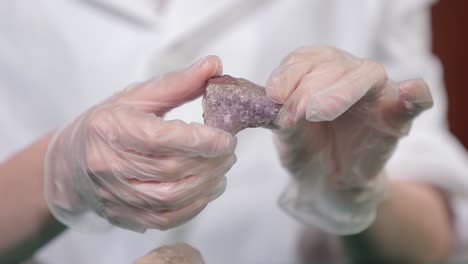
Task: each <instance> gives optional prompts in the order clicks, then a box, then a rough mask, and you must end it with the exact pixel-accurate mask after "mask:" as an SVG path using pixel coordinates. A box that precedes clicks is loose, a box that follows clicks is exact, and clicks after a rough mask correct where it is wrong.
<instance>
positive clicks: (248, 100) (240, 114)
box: [203, 75, 281, 135]
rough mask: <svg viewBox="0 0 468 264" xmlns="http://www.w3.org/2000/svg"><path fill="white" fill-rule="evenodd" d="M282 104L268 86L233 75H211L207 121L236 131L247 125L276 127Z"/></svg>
mask: <svg viewBox="0 0 468 264" xmlns="http://www.w3.org/2000/svg"><path fill="white" fill-rule="evenodd" d="M280 108H281V105H279V104H277V103H274V102H272V101H271V100H270V99H268V97H267V95H266V92H265V88H264V87H262V86H259V85H256V84H254V83H252V82H250V81H248V80H245V79H241V78H234V77H231V76H229V75H224V76H220V77H214V78H211V79H210V80H209V81H208V83H207V86H206V92H205V95H204V97H203V119H204V121H205V124H206V125H209V126H214V127H217V128H220V129H223V130H225V131H227V132H229V133H231V134H233V135H235V134H237V133H238V132H239V131H241V130H242V129H244V128H247V127H259V126H262V127H268V128H272V127H274V124H273V121H274V120H275V118H276V114H277V113H278V111H279V109H280Z"/></svg>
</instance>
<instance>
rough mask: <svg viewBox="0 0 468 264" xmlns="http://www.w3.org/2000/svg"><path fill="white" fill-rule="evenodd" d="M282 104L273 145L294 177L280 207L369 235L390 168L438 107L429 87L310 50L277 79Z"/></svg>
mask: <svg viewBox="0 0 468 264" xmlns="http://www.w3.org/2000/svg"><path fill="white" fill-rule="evenodd" d="M266 89H267V90H266V91H267V95H268V96H269V97H270V98H271V99H272V100H273V101H275V102H277V103H280V104H283V106H282V108H281V110H280V112H279V114H278V117H277V120H276V123H277V124H278V125H279V126H280V129H278V130H276V131H275V133H274V139H275V143H276V146H277V149H278V151H279V156H280V159H281V162H282V164H283V166H285V167H286V168H287V169H288V170H289V172H290V173H291V175H292V176H293V177H292V179H291V181H290V184H289V185H288V186H287V188H286V189H285V191H284V192H283V194H282V195H281V197H280V200H279V203H280V206H281V207H282V208H283V209H284V210H285V211H287V212H288V213H289V214H291V215H292V216H294V217H295V218H297V219H298V220H300V221H302V222H304V223H307V224H313V225H316V226H318V227H320V228H322V229H324V230H326V231H328V232H332V233H336V234H341V235H345V234H353V233H357V232H360V231H362V230H364V229H365V228H367V227H368V226H369V225H370V224H371V223H372V221H373V220H374V218H375V214H376V208H377V205H378V204H379V203H380V202H381V201H382V200H383V198H384V196H385V190H386V184H385V176H384V174H385V172H384V169H383V168H384V165H385V163H386V161H387V160H388V158H389V157H390V155H391V154H392V152H393V150H394V149H395V147H396V145H397V143H398V139H399V138H401V137H402V136H405V135H406V134H407V133H408V132H409V129H410V124H411V120H412V119H413V118H414V117H416V116H417V115H418V114H419V113H421V112H422V111H423V110H425V109H427V108H430V107H431V106H432V97H431V94H430V91H429V89H428V87H427V85H426V83H425V82H424V81H423V80H409V81H403V82H395V81H392V80H390V79H388V78H387V76H386V73H385V70H384V68H383V67H382V65H380V64H378V63H377V62H374V61H371V60H367V59H360V58H356V57H354V56H352V55H350V54H349V53H346V52H344V51H341V50H338V49H335V48H331V47H306V48H301V49H298V50H296V51H294V52H292V53H291V54H290V55H289V56H287V57H286V58H285V59H284V60H283V61H282V63H281V64H280V66H279V67H278V68H277V69H276V70H274V71H273V73H272V74H271V76H270V78H269V80H268V82H267V84H266Z"/></svg>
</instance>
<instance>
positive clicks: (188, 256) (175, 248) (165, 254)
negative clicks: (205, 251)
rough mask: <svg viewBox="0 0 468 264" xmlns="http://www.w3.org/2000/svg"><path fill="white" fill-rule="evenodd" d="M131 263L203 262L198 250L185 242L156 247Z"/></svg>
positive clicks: (202, 263) (190, 263) (201, 263)
mask: <svg viewBox="0 0 468 264" xmlns="http://www.w3.org/2000/svg"><path fill="white" fill-rule="evenodd" d="M133 264H205V261H204V260H203V258H202V256H201V254H200V252H199V251H198V250H196V249H195V248H193V247H191V246H190V245H188V244H185V243H177V244H173V245H168V246H162V247H160V248H157V249H155V250H153V251H151V252H149V253H148V254H146V255H145V256H143V257H141V258H139V259H137V260H135V262H133Z"/></svg>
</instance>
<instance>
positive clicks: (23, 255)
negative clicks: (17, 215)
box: [0, 217, 66, 264]
mask: <svg viewBox="0 0 468 264" xmlns="http://www.w3.org/2000/svg"><path fill="white" fill-rule="evenodd" d="M19 228H21V227H19ZM65 229H66V226H64V225H63V224H62V223H60V222H59V221H57V220H56V219H55V218H53V217H51V218H50V220H49V222H48V223H46V224H45V225H44V228H43V229H42V230H40V231H39V232H38V233H37V234H36V235H34V236H33V237H31V238H29V239H27V240H25V241H23V242H21V243H20V244H19V245H18V246H17V247H16V248H15V249H14V250H12V251H10V252H8V253H7V254H5V255H0V263H1V264H17V263H18V264H19V263H22V262H24V261H27V260H28V259H30V258H31V257H32V256H33V255H34V253H36V252H37V251H38V250H39V249H41V248H42V247H43V246H44V245H46V244H47V243H48V242H50V241H51V240H53V239H54V238H55V237H56V236H58V235H59V234H60V233H62V232H63V231H64V230H65Z"/></svg>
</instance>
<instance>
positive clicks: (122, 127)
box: [45, 56, 236, 232]
mask: <svg viewBox="0 0 468 264" xmlns="http://www.w3.org/2000/svg"><path fill="white" fill-rule="evenodd" d="M221 72H222V66H221V62H220V60H219V59H218V58H217V57H214V56H209V57H207V58H205V59H203V60H201V61H200V62H198V63H196V64H194V65H193V66H191V67H190V68H188V69H186V70H183V71H180V72H173V73H168V74H166V75H163V76H162V77H159V78H156V79H152V80H149V81H146V82H143V83H138V84H136V85H133V86H131V87H129V88H127V89H125V90H123V91H122V92H120V93H118V94H116V95H114V96H112V97H111V98H109V99H108V100H106V101H104V102H102V103H100V104H98V105H96V106H95V107H93V108H91V109H90V110H88V111H86V112H85V113H83V114H82V115H80V116H79V117H78V118H76V119H75V120H74V121H72V122H71V123H70V124H68V125H67V126H65V127H64V128H63V129H61V130H60V131H59V132H58V133H57V134H56V135H55V138H54V140H53V141H52V142H51V144H50V145H49V149H48V153H47V156H46V161H45V163H46V172H45V173H46V182H45V196H46V200H47V203H48V205H49V208H50V210H51V211H52V213H53V214H54V215H55V217H57V218H58V219H59V220H60V221H62V222H63V223H65V224H67V225H69V226H74V227H77V228H79V229H82V230H83V229H84V230H87V231H96V230H99V229H100V228H104V227H106V226H109V225H108V223H107V222H106V221H105V220H107V221H108V222H110V223H112V224H114V225H117V226H120V227H122V228H126V229H130V230H134V231H138V232H143V231H145V230H146V229H149V228H155V229H161V230H164V229H168V228H171V227H174V226H177V225H180V224H182V223H184V222H186V221H188V220H190V219H191V218H193V217H194V216H195V215H197V214H198V213H199V212H200V211H201V210H202V209H203V208H204V207H205V206H206V205H207V203H209V202H210V201H212V200H214V199H215V198H217V197H218V196H219V195H221V193H223V192H224V189H225V185H226V178H225V176H224V175H225V174H226V172H227V171H228V170H229V169H230V168H231V166H232V165H233V164H234V163H235V161H236V157H235V155H234V149H235V146H236V139H235V138H234V137H232V136H231V135H230V134H229V133H227V132H224V131H222V130H220V129H216V128H213V127H209V126H205V125H202V124H195V123H191V124H187V123H184V122H182V121H180V120H172V121H166V120H164V119H163V118H162V116H163V115H164V113H166V112H167V111H169V110H170V109H171V108H174V107H177V106H179V105H181V104H183V103H185V102H187V101H190V100H192V99H194V98H196V97H198V96H200V95H201V94H203V92H204V85H205V83H206V81H207V80H208V79H209V78H210V77H213V76H215V75H219V74H221ZM97 216H100V217H97ZM104 219H105V220H104Z"/></svg>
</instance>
